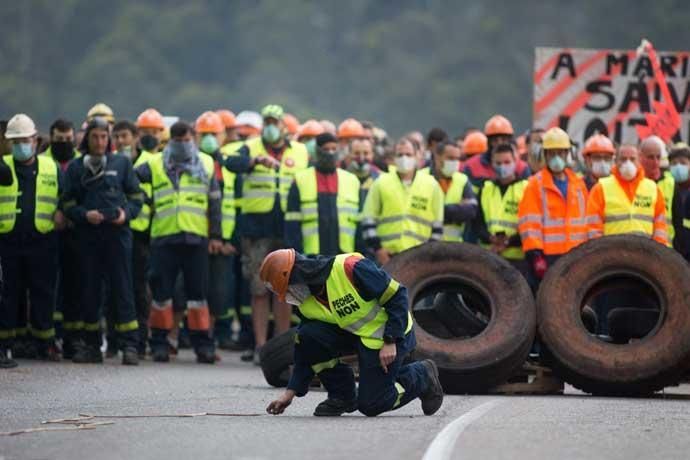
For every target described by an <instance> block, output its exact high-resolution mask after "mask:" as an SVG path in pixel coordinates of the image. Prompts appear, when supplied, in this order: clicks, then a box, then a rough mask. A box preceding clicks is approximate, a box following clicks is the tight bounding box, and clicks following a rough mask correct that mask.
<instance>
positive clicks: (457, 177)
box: [443, 172, 468, 243]
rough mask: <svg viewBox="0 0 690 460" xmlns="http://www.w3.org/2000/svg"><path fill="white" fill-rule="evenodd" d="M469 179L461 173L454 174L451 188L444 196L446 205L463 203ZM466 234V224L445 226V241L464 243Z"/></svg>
mask: <svg viewBox="0 0 690 460" xmlns="http://www.w3.org/2000/svg"><path fill="white" fill-rule="evenodd" d="M467 181H468V178H467V176H466V175H465V174H463V173H461V172H456V173H453V176H452V179H451V182H450V187H448V191H447V192H446V193H445V194H444V195H445V196H444V198H443V203H444V204H460V202H461V201H462V192H463V191H464V190H465V185H467ZM464 232H465V224H462V225H457V224H447V225H444V226H443V241H454V242H456V243H460V242H462V240H463V239H462V235H463V233H464Z"/></svg>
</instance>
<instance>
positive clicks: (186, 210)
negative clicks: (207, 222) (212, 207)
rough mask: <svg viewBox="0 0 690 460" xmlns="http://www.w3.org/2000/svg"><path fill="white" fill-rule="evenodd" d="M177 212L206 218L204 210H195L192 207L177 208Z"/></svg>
mask: <svg viewBox="0 0 690 460" xmlns="http://www.w3.org/2000/svg"><path fill="white" fill-rule="evenodd" d="M177 210H178V211H183V212H188V213H190V214H196V215H197V216H204V217H205V216H206V210H204V209H200V208H195V207H194V206H178V207H177Z"/></svg>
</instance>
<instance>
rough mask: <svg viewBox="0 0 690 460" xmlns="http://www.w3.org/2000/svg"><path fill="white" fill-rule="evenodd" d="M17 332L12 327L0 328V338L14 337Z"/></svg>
mask: <svg viewBox="0 0 690 460" xmlns="http://www.w3.org/2000/svg"><path fill="white" fill-rule="evenodd" d="M16 335H17V332H16V331H15V330H14V329H4V330H3V329H0V340H4V339H11V338H14V337H16Z"/></svg>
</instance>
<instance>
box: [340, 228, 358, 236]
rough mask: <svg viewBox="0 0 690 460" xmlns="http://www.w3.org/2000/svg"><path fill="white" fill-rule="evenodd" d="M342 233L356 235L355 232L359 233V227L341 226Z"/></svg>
mask: <svg viewBox="0 0 690 460" xmlns="http://www.w3.org/2000/svg"><path fill="white" fill-rule="evenodd" d="M340 233H344V234H345V235H348V236H352V237H354V236H355V233H357V229H356V228H341V229H340Z"/></svg>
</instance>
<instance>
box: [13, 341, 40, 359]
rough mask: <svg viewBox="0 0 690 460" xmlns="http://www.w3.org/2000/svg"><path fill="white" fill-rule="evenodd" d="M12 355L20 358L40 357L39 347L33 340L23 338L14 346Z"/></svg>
mask: <svg viewBox="0 0 690 460" xmlns="http://www.w3.org/2000/svg"><path fill="white" fill-rule="evenodd" d="M12 356H13V357H14V358H18V359H39V358H38V347H37V346H36V343H35V342H34V341H33V340H23V341H21V342H19V343H18V344H17V343H15V345H14V347H12Z"/></svg>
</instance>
